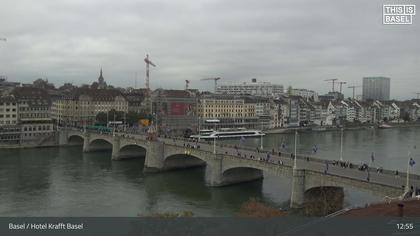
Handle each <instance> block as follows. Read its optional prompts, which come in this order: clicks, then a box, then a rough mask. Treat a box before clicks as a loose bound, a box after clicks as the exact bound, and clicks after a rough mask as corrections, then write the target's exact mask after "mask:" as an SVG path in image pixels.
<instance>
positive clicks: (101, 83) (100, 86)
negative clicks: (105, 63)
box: [98, 67, 106, 89]
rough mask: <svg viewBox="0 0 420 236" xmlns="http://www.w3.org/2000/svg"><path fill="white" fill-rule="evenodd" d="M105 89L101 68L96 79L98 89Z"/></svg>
mask: <svg viewBox="0 0 420 236" xmlns="http://www.w3.org/2000/svg"><path fill="white" fill-rule="evenodd" d="M105 88H106V83H105V80H104V77H103V76H102V67H101V72H100V74H99V78H98V89H105Z"/></svg>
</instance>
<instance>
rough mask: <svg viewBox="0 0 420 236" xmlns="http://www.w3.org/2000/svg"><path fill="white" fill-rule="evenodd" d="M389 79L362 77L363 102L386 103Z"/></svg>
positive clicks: (389, 87)
mask: <svg viewBox="0 0 420 236" xmlns="http://www.w3.org/2000/svg"><path fill="white" fill-rule="evenodd" d="M390 92H391V79H390V78H387V77H364V78H363V100H379V101H387V100H389V98H390Z"/></svg>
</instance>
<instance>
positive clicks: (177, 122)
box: [152, 89, 198, 136]
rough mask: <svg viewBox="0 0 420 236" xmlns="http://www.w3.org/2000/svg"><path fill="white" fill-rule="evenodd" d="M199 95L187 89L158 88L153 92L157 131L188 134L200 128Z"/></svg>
mask: <svg viewBox="0 0 420 236" xmlns="http://www.w3.org/2000/svg"><path fill="white" fill-rule="evenodd" d="M197 100H198V98H197V96H196V95H195V94H194V93H193V92H190V91H187V90H164V89H157V90H155V91H153V93H152V114H153V116H154V123H155V125H156V127H157V131H158V132H159V133H161V134H164V135H170V136H179V135H184V136H188V135H190V134H191V133H192V132H196V131H197V130H198V116H197Z"/></svg>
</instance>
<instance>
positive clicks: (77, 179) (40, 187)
mask: <svg viewBox="0 0 420 236" xmlns="http://www.w3.org/2000/svg"><path fill="white" fill-rule="evenodd" d="M344 136H345V137H344V140H345V145H344V155H343V156H344V158H345V159H346V160H351V161H353V162H355V163H359V162H362V161H363V162H367V163H368V162H369V161H370V156H371V153H372V152H374V153H375V162H374V165H377V166H383V167H384V168H389V169H400V170H405V168H406V163H407V162H406V160H407V152H408V150H409V149H410V151H411V152H412V156H413V157H414V158H415V159H416V160H417V163H418V164H417V165H416V166H415V167H414V168H413V171H414V172H416V173H418V174H420V164H419V163H420V158H419V156H420V155H419V154H420V152H419V151H418V149H414V148H413V147H414V146H415V145H417V146H418V147H419V148H420V128H401V129H389V130H358V131H347V132H345V135H344ZM293 138H294V137H293V135H290V134H279V135H267V136H266V137H265V138H264V140H263V142H264V146H265V147H266V148H270V149H271V148H276V149H277V148H278V147H279V146H281V143H285V144H287V148H286V149H293ZM339 138H340V133H339V132H320V133H304V134H301V135H300V136H299V146H298V149H299V152H300V153H302V152H306V153H308V154H311V149H312V147H313V145H315V144H316V145H317V146H318V148H319V151H318V152H317V153H316V154H315V156H317V157H320V158H328V159H338V157H339V150H340V144H339V143H340V142H339ZM224 142H229V143H238V144H239V142H238V141H234V140H230V141H224ZM259 143H260V140H259V139H247V140H246V141H245V144H244V145H249V146H256V145H259ZM285 151H287V150H285ZM110 159H111V153H110V152H96V153H83V152H82V148H81V147H80V146H76V147H66V148H40V149H21V150H0V216H136V215H149V214H152V213H163V212H181V211H186V210H188V211H192V212H193V213H194V215H196V216H234V215H235V214H237V211H238V209H239V208H240V206H241V204H242V203H243V202H245V201H247V200H248V199H249V198H251V197H255V198H258V199H261V201H263V202H266V203H267V204H270V205H272V206H274V207H279V208H285V207H287V205H288V200H289V197H290V190H291V189H290V184H291V178H286V177H276V176H270V175H266V176H265V178H264V180H263V181H256V182H251V183H244V184H238V185H234V186H228V187H222V188H210V187H206V186H205V183H204V169H201V168H198V169H188V170H181V171H171V172H166V173H160V174H150V175H144V174H143V173H142V169H143V165H144V159H143V158H139V159H132V160H125V161H111V160H110ZM345 193H346V197H345V201H346V204H347V205H361V204H364V203H365V202H372V201H378V200H380V199H381V198H380V197H378V196H374V195H371V194H369V193H365V192H362V191H359V190H357V189H352V188H345Z"/></svg>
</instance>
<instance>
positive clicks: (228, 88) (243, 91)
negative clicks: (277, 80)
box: [216, 79, 284, 97]
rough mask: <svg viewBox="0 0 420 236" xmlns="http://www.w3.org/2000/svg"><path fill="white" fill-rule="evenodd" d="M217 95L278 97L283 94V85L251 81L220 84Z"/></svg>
mask: <svg viewBox="0 0 420 236" xmlns="http://www.w3.org/2000/svg"><path fill="white" fill-rule="evenodd" d="M216 93H217V94H228V95H253V96H260V97H279V96H281V95H283V94H284V87H283V85H279V84H272V83H270V82H257V79H252V80H251V83H249V82H243V83H221V84H218V85H217V88H216Z"/></svg>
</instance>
